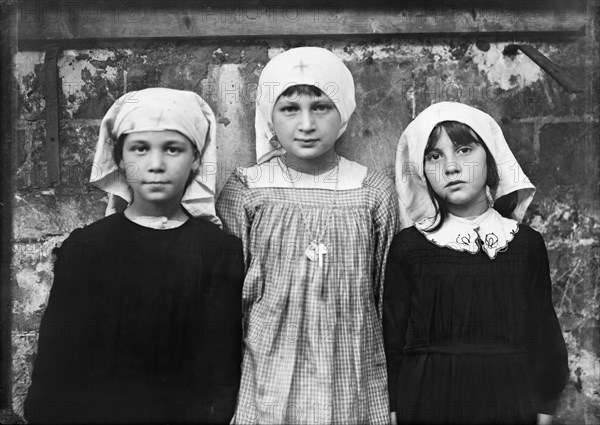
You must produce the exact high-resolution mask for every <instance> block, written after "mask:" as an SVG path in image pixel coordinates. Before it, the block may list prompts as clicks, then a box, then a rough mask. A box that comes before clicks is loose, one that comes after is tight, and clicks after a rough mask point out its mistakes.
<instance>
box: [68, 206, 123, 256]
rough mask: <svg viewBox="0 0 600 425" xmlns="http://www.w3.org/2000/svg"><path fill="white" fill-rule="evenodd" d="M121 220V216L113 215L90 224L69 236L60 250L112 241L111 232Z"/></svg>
mask: <svg viewBox="0 0 600 425" xmlns="http://www.w3.org/2000/svg"><path fill="white" fill-rule="evenodd" d="M120 218H121V217H119V214H112V215H109V216H107V217H103V218H101V219H100V220H97V221H95V222H93V223H90V224H88V225H87V226H84V227H79V228H77V229H75V230H73V231H72V232H71V233H70V234H69V236H68V237H67V238H66V239H65V240H64V241H63V243H62V244H61V245H60V246H59V248H61V247H66V246H73V247H77V246H82V245H86V246H87V245H96V244H100V243H101V241H103V240H106V239H110V237H111V235H113V233H112V232H111V230H112V229H113V228H115V227H116V226H118V223H119V221H120Z"/></svg>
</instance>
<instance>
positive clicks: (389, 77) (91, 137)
mask: <svg viewBox="0 0 600 425" xmlns="http://www.w3.org/2000/svg"><path fill="white" fill-rule="evenodd" d="M512 41H516V42H520V41H522V42H526V43H529V44H534V45H535V46H536V47H537V48H538V49H539V50H540V51H541V52H542V53H544V54H545V55H546V56H548V57H549V58H550V59H552V60H553V61H555V62H556V63H559V64H562V65H564V66H565V67H566V68H567V69H568V70H569V71H570V73H571V74H572V75H573V76H574V77H575V79H576V80H577V81H579V82H580V83H581V84H582V85H583V86H584V87H585V88H586V91H585V92H584V93H582V94H577V95H574V94H569V93H567V92H566V91H565V90H564V89H563V88H562V87H560V86H559V85H558V84H557V83H556V82H555V81H554V80H552V79H551V78H550V77H549V76H548V75H547V74H545V73H544V72H543V71H542V70H541V69H540V68H539V67H538V66H537V65H535V64H534V63H533V62H532V61H531V60H530V59H528V58H527V57H525V56H524V55H522V54H519V55H517V56H515V57H512V58H511V57H507V56H503V54H502V52H503V50H504V47H505V46H506V45H507V44H508V43H507V42H505V41H503V40H500V39H498V40H495V39H494V38H493V37H488V38H487V41H481V40H479V41H478V40H476V39H475V38H469V37H467V38H465V37H458V36H457V37H443V38H426V37H420V38H414V39H410V38H402V39H383V40H379V41H369V40H367V41H352V42H344V41H335V42H331V41H326V40H325V39H318V40H311V41H310V44H312V45H317V46H322V47H326V48H329V49H331V50H333V51H334V52H335V53H336V54H337V55H339V56H340V57H341V58H342V59H343V60H344V62H345V63H346V64H347V65H348V67H349V68H350V70H351V71H352V73H353V75H354V78H355V81H356V89H357V96H356V97H357V104H358V107H357V110H356V113H355V115H354V116H353V118H352V119H351V122H350V125H349V127H348V131H347V133H346V134H345V135H344V136H343V137H342V140H340V141H339V142H338V146H337V147H338V151H339V153H340V154H342V155H344V156H347V157H348V158H350V159H352V160H355V161H358V162H360V163H362V164H365V165H367V166H369V167H374V168H376V169H379V170H383V171H384V172H386V173H388V174H390V175H392V174H393V166H394V157H395V150H396V144H397V140H398V138H399V136H400V134H401V133H402V131H403V129H404V128H405V127H406V126H407V124H408V123H409V122H410V121H411V119H412V117H413V116H414V115H415V114H418V113H419V112H420V111H422V110H423V109H424V108H425V107H426V106H428V105H429V104H430V103H432V102H435V101H441V100H458V101H462V102H465V103H468V104H470V105H473V106H476V107H479V108H481V109H483V110H485V111H487V112H488V113H490V114H491V115H492V116H493V117H494V118H495V119H496V120H497V121H498V122H499V123H500V125H501V127H502V129H503V130H504V132H505V135H506V137H507V139H508V142H509V144H510V145H511V147H512V149H513V151H514V152H515V155H516V157H517V159H518V160H519V162H520V163H521V165H522V167H523V169H524V170H525V172H526V173H527V174H528V176H529V177H530V178H531V180H532V181H533V183H534V184H535V185H536V186H537V187H538V193H537V195H536V198H535V200H534V203H533V205H532V206H531V208H530V210H529V212H528V214H527V216H526V219H525V222H526V223H528V224H530V225H531V226H532V227H534V228H535V229H537V230H539V231H540V232H542V234H543V235H544V237H545V240H546V244H547V246H548V250H549V255H550V261H551V274H552V282H553V288H554V290H553V300H554V304H555V307H556V311H557V313H558V316H559V318H560V323H561V325H562V329H563V332H564V336H565V339H566V341H567V344H568V348H569V366H570V369H571V379H570V382H569V384H568V386H567V389H566V390H565V392H564V395H563V397H562V400H561V404H560V407H559V411H558V414H557V418H556V419H555V421H556V423H559V424H560V423H577V424H579V423H588V424H592V423H599V422H600V395H599V392H598V391H599V388H600V363H599V356H600V340H599V336H598V334H599V332H598V330H599V329H598V327H599V324H598V317H599V316H600V314H599V313H600V311H599V305H600V293H599V291H598V280H599V275H598V269H599V262H600V255H599V245H598V235H599V230H600V229H599V208H598V207H599V201H598V164H599V161H598V160H599V156H598V120H597V117H598V96H597V95H598V93H597V86H596V85H595V83H594V82H593V78H594V72H596V71H595V70H594V68H593V67H594V66H597V63H598V61H597V57H596V56H595V55H596V51H595V48H592V47H591V46H590V42H589V40H586V38H585V37H583V36H582V37H580V38H571V39H565V38H556V39H552V38H550V37H548V38H546V39H543V40H534V41H532V40H512ZM211 43H212V44H208V42H205V43H203V42H199V41H180V42H152V43H143V44H140V43H137V44H136V45H126V44H124V43H117V42H114V43H112V44H111V45H110V46H109V47H105V48H91V49H85V48H81V49H78V50H65V51H63V52H62V54H61V55H60V59H59V61H58V66H59V76H60V78H61V79H62V85H61V87H62V92H61V96H60V102H59V109H60V118H61V122H60V173H61V179H60V184H59V185H58V186H56V187H54V188H52V187H50V185H49V184H48V180H47V170H46V153H45V143H44V136H45V125H44V100H43V91H42V88H43V86H44V80H43V78H44V77H43V62H44V53H43V51H30V50H27V51H20V52H19V53H18V54H17V56H16V58H15V61H16V70H15V78H16V80H17V82H18V85H19V101H20V105H19V113H20V117H19V121H18V135H19V139H18V150H17V152H16V167H17V169H18V174H17V178H16V180H17V190H16V193H15V194H14V197H15V202H14V205H15V210H14V239H15V245H14V261H13V270H14V274H13V281H12V296H13V329H12V341H13V376H12V382H13V388H12V390H13V409H14V410H15V412H16V413H17V414H21V413H22V402H23V399H24V396H25V395H26V391H27V387H28V385H29V380H30V373H31V367H32V361H33V359H34V357H35V353H36V341H37V330H38V326H39V322H40V318H41V316H42V314H43V312H44V308H45V306H46V299H47V296H48V292H49V289H50V287H51V284H52V256H51V250H52V248H53V247H54V246H56V245H57V244H60V243H61V241H62V240H64V238H65V237H66V236H67V235H68V233H69V232H71V231H72V230H73V229H75V228H76V227H81V226H84V225H86V224H88V223H91V222H93V221H95V220H98V219H99V218H101V217H102V215H103V211H104V208H105V206H106V198H105V196H104V195H103V193H101V192H100V191H98V190H96V189H94V188H92V187H90V186H89V185H88V184H87V180H88V178H89V175H90V173H91V172H92V158H93V151H94V148H95V144H96V137H97V132H98V126H99V123H100V120H101V118H102V116H103V114H104V112H105V111H106V110H107V109H108V108H109V106H110V105H111V104H112V102H113V101H114V100H115V99H117V98H118V97H119V96H120V95H122V94H123V93H124V92H126V91H130V90H135V89H140V88H144V87H149V86H164V87H171V88H177V89H187V90H193V91H196V92H198V93H199V94H201V95H202V96H203V97H205V99H207V101H208V102H209V103H210V105H211V106H212V107H213V109H214V111H215V113H216V114H217V117H218V122H219V124H218V128H217V136H218V155H219V171H218V172H219V178H218V188H219V189H220V188H221V187H222V186H223V184H224V183H225V181H226V179H227V177H228V175H229V174H230V173H231V171H232V170H233V169H234V167H235V166H236V165H248V164H252V163H253V162H254V155H253V126H254V104H253V99H254V96H255V94H256V93H255V90H256V83H257V81H258V76H259V74H260V72H261V70H262V68H263V67H264V65H265V63H266V62H267V61H268V60H269V58H271V57H273V56H274V55H276V54H277V53H279V52H281V51H282V50H283V49H286V48H289V47H293V46H297V45H305V44H307V41H306V40H304V41H302V40H288V39H285V40H284V39H281V40H278V39H269V40H263V41H260V40H249V41H230V42H226V43H223V42H211Z"/></svg>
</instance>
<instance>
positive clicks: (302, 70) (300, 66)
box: [294, 61, 308, 72]
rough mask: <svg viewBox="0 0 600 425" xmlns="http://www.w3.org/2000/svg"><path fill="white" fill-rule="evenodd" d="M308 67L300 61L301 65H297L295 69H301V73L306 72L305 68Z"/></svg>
mask: <svg viewBox="0 0 600 425" xmlns="http://www.w3.org/2000/svg"><path fill="white" fill-rule="evenodd" d="M307 66H308V65H304V64H303V63H302V61H300V63H299V64H298V65H296V66H295V67H294V68H300V72H304V68H306V67H307Z"/></svg>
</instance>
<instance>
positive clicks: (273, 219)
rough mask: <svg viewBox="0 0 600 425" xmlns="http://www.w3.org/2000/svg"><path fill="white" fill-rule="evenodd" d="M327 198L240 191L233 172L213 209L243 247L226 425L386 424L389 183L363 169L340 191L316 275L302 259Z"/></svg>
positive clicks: (323, 193) (302, 192)
mask: <svg viewBox="0 0 600 425" xmlns="http://www.w3.org/2000/svg"><path fill="white" fill-rule="evenodd" d="M332 194H333V192H332V191H331V190H327V189H300V188H299V189H297V190H296V191H294V189H292V188H289V189H288V188H249V187H248V186H247V184H245V179H244V177H243V175H242V174H241V173H240V172H239V171H238V172H236V173H234V174H233V175H232V176H231V178H230V179H229V181H228V182H227V184H226V186H225V187H224V189H223V191H222V193H221V195H220V197H219V200H218V202H217V211H218V214H219V216H220V217H221V219H222V220H223V222H224V225H225V228H226V230H228V231H229V232H231V233H233V234H235V235H237V236H238V237H240V238H241V239H242V240H243V243H244V254H245V258H246V267H247V275H246V279H245V282H244V290H243V317H244V339H245V340H244V342H245V347H244V359H243V364H242V382H241V387H240V392H239V395H238V405H237V409H236V414H235V417H234V423H240V424H242V423H268V424H280V423H311V424H314V423H319V424H327V423H339V424H342V423H343V424H366V423H377V424H384V423H388V422H389V404H388V391H387V372H386V362H385V354H384V349H383V335H382V325H381V316H382V296H383V272H384V269H385V260H386V256H387V251H388V248H389V244H390V242H391V240H392V237H393V236H394V234H395V233H396V232H397V231H398V230H399V224H398V203H397V197H396V191H395V188H394V184H393V182H392V181H391V180H390V179H389V178H387V177H386V176H384V175H382V174H380V173H378V172H374V171H371V170H369V171H368V173H367V176H366V177H365V179H364V181H363V184H362V187H361V188H356V189H349V190H340V191H339V192H338V194H337V206H336V209H335V211H334V214H333V217H332V222H331V224H330V226H329V229H328V230H327V232H326V234H325V235H324V238H323V242H324V243H325V245H326V246H327V250H328V253H327V255H326V256H325V258H324V264H323V267H319V265H318V263H317V262H312V261H310V260H308V258H307V257H306V255H305V254H304V253H305V250H306V248H307V247H308V245H309V235H308V233H307V231H306V230H305V228H304V225H303V223H302V217H301V212H300V210H299V208H298V206H297V202H299V203H301V205H302V209H303V211H304V214H305V217H304V219H305V221H306V223H307V225H308V226H309V227H310V229H311V230H312V232H313V234H314V233H316V230H317V228H318V226H319V223H324V222H325V220H327V217H328V214H329V211H330V208H331V202H332Z"/></svg>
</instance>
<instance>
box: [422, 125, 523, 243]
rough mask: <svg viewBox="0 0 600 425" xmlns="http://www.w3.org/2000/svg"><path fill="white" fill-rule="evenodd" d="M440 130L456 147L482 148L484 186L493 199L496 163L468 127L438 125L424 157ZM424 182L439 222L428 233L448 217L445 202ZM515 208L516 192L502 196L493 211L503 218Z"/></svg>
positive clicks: (435, 140) (498, 177)
mask: <svg viewBox="0 0 600 425" xmlns="http://www.w3.org/2000/svg"><path fill="white" fill-rule="evenodd" d="M442 129H444V130H445V131H446V134H448V137H449V138H450V140H451V141H452V144H453V145H454V146H456V147H458V146H464V145H469V144H471V143H473V144H476V145H479V146H481V147H483V149H484V150H485V163H486V164H485V165H486V168H487V177H486V180H485V184H486V186H488V187H489V188H490V191H491V192H492V197H494V195H495V193H496V189H498V183H499V182H500V176H499V174H498V167H497V165H496V161H495V160H494V157H493V155H492V153H491V152H490V150H489V149H488V147H487V146H486V144H485V143H484V142H483V140H482V139H481V137H479V135H478V134H477V133H476V132H475V131H474V130H473V129H472V128H471V127H469V126H468V125H466V124H463V123H461V122H457V121H442V122H440V123H438V124H437V125H436V126H435V127H434V128H433V130H432V131H431V134H430V135H429V139H428V140H427V145H426V146H425V155H427V154H428V153H429V152H430V151H431V150H432V149H433V148H434V147H435V144H436V143H437V141H438V139H439V138H440V136H441V134H442ZM424 163H425V159H423V164H424ZM425 181H426V182H427V190H428V191H429V197H430V198H431V201H432V202H433V205H434V206H435V212H436V215H439V217H440V219H439V221H438V222H437V224H436V225H435V226H434V227H432V228H429V229H427V231H428V232H433V231H434V230H437V229H439V228H440V227H441V226H442V224H443V223H444V221H445V220H446V218H447V217H448V207H447V205H446V202H445V201H444V200H443V199H442V198H440V197H439V196H438V195H437V194H436V193H435V191H434V190H433V188H432V187H431V184H430V183H429V180H428V179H425ZM516 206H517V193H516V192H512V193H509V194H508V195H506V196H503V197H501V198H499V199H497V200H496V201H495V202H494V209H495V210H496V211H498V212H499V213H500V214H501V215H503V216H504V217H510V214H511V213H512V212H513V210H514V209H515V207H516Z"/></svg>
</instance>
